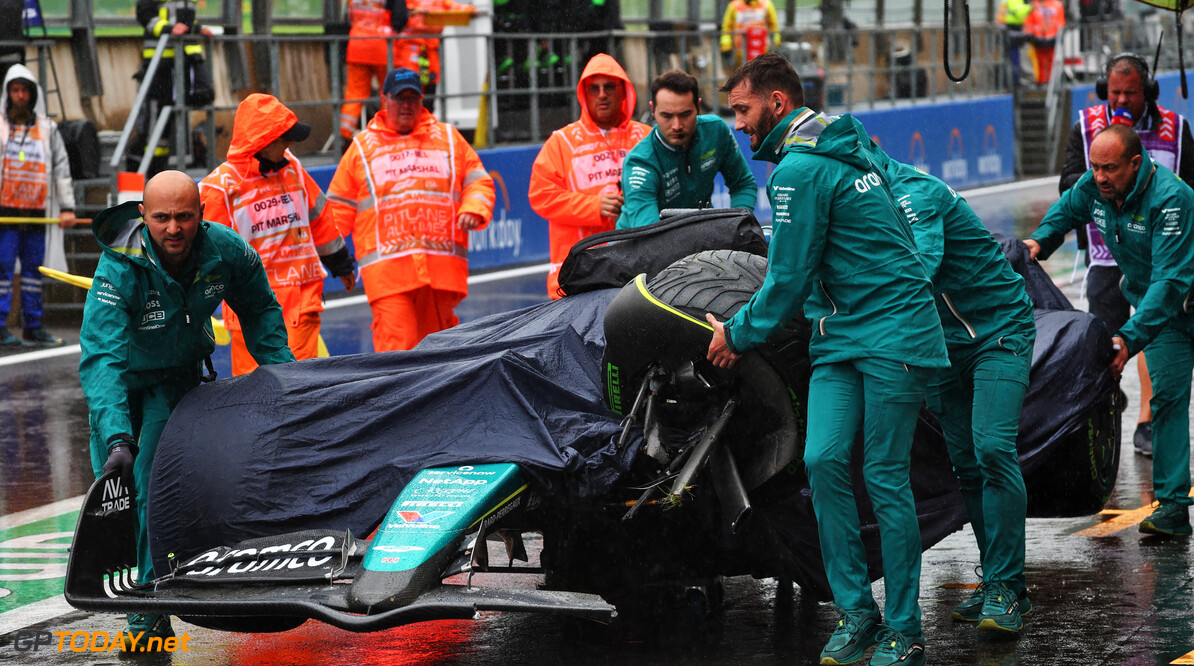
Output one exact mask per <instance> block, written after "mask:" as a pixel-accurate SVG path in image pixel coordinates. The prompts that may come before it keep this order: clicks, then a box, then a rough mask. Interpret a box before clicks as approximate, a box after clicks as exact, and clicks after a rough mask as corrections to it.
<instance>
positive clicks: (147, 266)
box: [79, 203, 294, 583]
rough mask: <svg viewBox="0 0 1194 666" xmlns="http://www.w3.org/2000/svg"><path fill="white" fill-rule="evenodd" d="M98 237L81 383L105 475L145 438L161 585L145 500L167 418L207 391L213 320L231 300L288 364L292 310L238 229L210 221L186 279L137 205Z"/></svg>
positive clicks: (253, 346) (261, 343)
mask: <svg viewBox="0 0 1194 666" xmlns="http://www.w3.org/2000/svg"><path fill="white" fill-rule="evenodd" d="M92 231H93V232H94V234H95V238H96V240H97V241H99V244H100V247H101V248H103V253H102V254H101V256H100V261H99V265H98V266H97V267H96V269H95V279H94V281H93V282H92V285H91V289H90V290H89V291H88V292H87V301H86V304H85V305H84V308H83V327H82V329H81V330H80V332H79V346H80V347H81V348H82V356H81V357H80V359H79V378H80V380H81V382H82V384H83V395H84V396H85V397H86V399H87V409H88V410H89V415H88V421H89V423H90V426H91V466H92V468H93V470H94V471H95V475H96V476H97V477H98V476H100V475H101V473H102V469H103V466H104V463H105V462H106V461H107V459H108V447H109V446H110V445H111V444H112V443H113V442H115V441H116V440H119V439H122V438H127V439H131V440H133V441H135V442H136V443H137V446H138V448H139V449H140V450H139V452H138V454H137V457H136V458H135V459H134V461H133V478H134V482H135V484H136V508H137V518H138V531H137V567H138V579H139V581H140V582H142V583H144V582H147V581H150V580H152V579H153V565H152V560H151V559H150V557H149V541H148V539H147V538H146V534H147V526H146V521H145V503H146V500H147V498H148V495H149V478H150V472H151V470H152V466H153V456H154V451H156V450H157V443H158V438H159V437H160V436H161V434H162V428H163V427H164V426H165V425H166V419H167V418H169V416H170V412H171V411H172V410H173V409H174V407H175V405H177V404H178V401H179V400H181V399H182V396H183V395H184V394H185V393H186V392H187V391H189V390H191V389H192V388H194V387H196V386H198V385H199V376H200V369H199V368H200V364H201V363H202V362H203V360H204V359H206V358H207V357H208V355H210V354H211V353H212V351H213V350H214V349H215V339H214V337H213V335H212V330H211V321H210V317H211V314H212V312H214V311H215V309H216V307H217V306H219V304H220V302H221V301H224V300H226V301H228V303H229V305H231V306H232V307H233V308H234V309H235V310H236V312H237V313H238V314H240V315H241V318H242V322H243V325H244V333H245V341H246V343H247V345H248V348H249V351H250V352H251V353H252V354H253V357H254V358H255V359H256V360H257V362H258V363H259V364H261V365H266V364H270V363H286V362H288V361H293V360H294V354H292V353H291V352H290V349H289V348H288V347H287V346H286V327H285V324H284V323H283V320H282V308H281V307H279V306H278V302H277V301H276V300H275V299H274V294H273V291H272V290H270V287H269V280H268V278H267V277H266V275H265V271H264V269H263V268H262V266H261V259H260V258H259V257H258V256H257V253H256V252H255V251H253V249H252V248H251V247H249V245H248V244H247V243H245V241H244V240H243V239H242V238H241V237H240V236H239V235H237V233H236V232H235V231H232V230H231V229H229V228H228V227H225V226H223V225H219V224H210V223H208V222H202V223H200V225H199V232H198V234H197V235H196V237H195V241H194V245H193V246H192V250H191V257H190V266H189V268H188V270H187V273H186V274H187V275H189V277H188V278H187V279H186V281H185V282H184V283H180V282H179V281H177V280H175V279H174V278H173V277H171V276H170V274H169V273H167V272H166V270H165V269H164V268H162V266H161V262H160V261H159V260H158V258H157V256H156V254H155V252H154V249H153V245H152V243H151V242H150V238H149V230H148V229H147V228H146V226H145V223H144V222H143V221H142V220H141V219H140V214H139V213H138V211H137V205H136V204H135V203H127V204H122V205H120V206H117V207H114V208H109V209H107V210H105V211H104V212H102V213H100V214H99V215H98V216H97V217H96V218H95V221H94V222H93V223H92Z"/></svg>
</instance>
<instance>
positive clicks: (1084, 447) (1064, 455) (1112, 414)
mask: <svg viewBox="0 0 1194 666" xmlns="http://www.w3.org/2000/svg"><path fill="white" fill-rule="evenodd" d="M1126 402H1127V399H1126V397H1125V396H1124V394H1123V392H1122V391H1120V390H1119V389H1118V388H1113V389H1110V390H1108V391H1107V392H1106V393H1105V394H1104V395H1103V397H1102V398H1101V399H1100V400H1099V401H1098V402H1097V403H1095V405H1094V407H1092V408H1091V410H1090V413H1089V414H1088V415H1087V417H1086V420H1085V421H1084V422H1083V424H1082V427H1081V428H1079V429H1078V430H1076V431H1075V432H1073V433H1071V434H1070V435H1067V436H1066V437H1065V438H1063V439H1062V440H1061V441H1059V442H1058V443H1057V446H1056V453H1054V454H1053V456H1052V457H1051V458H1050V459H1049V460H1048V462H1047V463H1045V464H1043V465H1041V466H1040V467H1038V468H1037V472H1036V474H1034V475H1033V476H1032V477H1028V478H1025V479H1024V483H1025V485H1026V486H1027V488H1028V515H1029V516H1030V517H1033V518H1063V517H1070V516H1088V515H1091V514H1094V513H1098V512H1099V511H1101V510H1102V509H1103V506H1104V505H1106V504H1107V500H1109V499H1111V493H1112V491H1114V490H1115V479H1116V476H1117V474H1118V472H1119V453H1120V413H1121V412H1122V411H1123V408H1124V406H1125V405H1126Z"/></svg>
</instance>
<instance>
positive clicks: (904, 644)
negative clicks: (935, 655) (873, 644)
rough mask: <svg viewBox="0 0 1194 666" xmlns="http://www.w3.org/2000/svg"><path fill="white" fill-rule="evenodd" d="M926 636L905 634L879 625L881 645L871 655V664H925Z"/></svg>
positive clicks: (889, 665)
mask: <svg viewBox="0 0 1194 666" xmlns="http://www.w3.org/2000/svg"><path fill="white" fill-rule="evenodd" d="M924 663H925V641H924V638H920V637H917V638H912V637H909V636H905V635H904V634H901V633H900V632H898V631H896V630H895V629H892V628H891V627H889V626H887V625H880V627H879V647H877V648H875V654H873V655H871V666H924Z"/></svg>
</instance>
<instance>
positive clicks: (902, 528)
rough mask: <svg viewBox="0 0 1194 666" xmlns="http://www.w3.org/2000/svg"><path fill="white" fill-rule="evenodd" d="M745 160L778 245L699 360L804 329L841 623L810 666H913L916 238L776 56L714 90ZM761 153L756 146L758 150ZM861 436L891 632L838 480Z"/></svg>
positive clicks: (728, 358) (825, 527) (810, 461)
mask: <svg viewBox="0 0 1194 666" xmlns="http://www.w3.org/2000/svg"><path fill="white" fill-rule="evenodd" d="M722 90H723V91H728V92H729V93H730V97H729V101H730V105H731V108H733V109H734V114H735V117H736V121H737V124H736V127H737V128H738V129H742V130H743V131H744V132H745V133H746V134H747V135H749V136H751V147H752V148H754V149H755V151H756V152H755V155H754V157H755V159H765V160H768V161H771V162H776V163H778V166H777V167H776V168H775V170H774V172H772V174H771V178H770V181H769V182H768V184H767V192H768V196H769V197H770V199H771V207H772V210H773V211H774V218H773V224H774V232H773V233H774V235H773V237H772V239H771V248H770V251H769V254H768V262H769V263H768V269H767V276H766V278H765V279H764V282H763V286H762V288H761V289H760V290H759V291H758V293H756V294H755V295H754V296H753V297H752V298H751V300H750V301H749V302H748V303H747V304H746V305H745V306H743V307H742V309H741V310H739V311H738V313H737V314H736V315H735V316H734V317H733V318H732V319H730V320H729V321H727V322H726V323H725V325H724V327H723V326H722V324H720V323H718V322H717V321H716V319H714V318H713V317H712V315H710V316H709V317H708V319H709V322H710V325H712V326H713V328H714V335H713V341H712V343H711V344H710V347H709V359H710V360H711V361H712V362H713V363H715V364H716V365H718V366H721V367H727V366H728V365H730V364H732V363H733V362H734V361H735V360H736V358H737V356H736V355H737V354H740V353H742V352H743V351H745V350H747V349H750V348H751V347H754V346H756V345H758V344H759V343H761V342H763V341H764V340H766V339H767V337H768V336H769V335H771V334H772V333H773V332H775V331H777V330H778V329H779V328H780V327H782V326H783V325H784V324H786V323H787V322H789V321H791V320H792V319H793V318H794V317H798V316H800V315H801V306H802V305H803V314H804V316H805V317H807V318H808V319H811V320H812V324H813V331H812V339H811V342H810V344H809V357H810V359H811V361H812V365H813V371H812V377H811V379H810V381H809V400H808V435H807V438H806V440H805V452H804V463H805V466H806V468H807V471H808V478H809V485H810V486H811V487H812V491H813V497H812V499H813V509H814V510H815V512H816V516H817V525H818V534H819V535H820V539H821V556H822V560H823V561H824V563H825V573H826V575H827V577H828V579H829V584H830V587H831V588H832V590H833V597H834V601H836V603H837V605H838V607H839V609H840V611H841V613H842V617H841V621H840V622H839V624H838V627H837V629H836V630H835V631H834V633H833V635H832V636H831V637H830V639H829V642H828V643H827V644H826V646H825V649H824V650H823V651H822V652H821V663H823V664H839V663H843V664H844V663H851V662H854V661H858V660H860V659H862V658H863V657H864V656H865V654H866V650H867V649H868V648H870V647H871V646H872V645H875V644H876V643H879V644H880V647H879V648H878V649H876V650H875V654H874V655H873V656H872V659H871V664H874V665H876V666H887V665H889V664H895V663H901V664H923V663H924V632H923V630H922V628H921V621H920V606H919V604H918V602H917V594H918V591H919V586H920V530H919V527H918V524H917V520H916V506H915V503H914V501H913V497H912V489H911V486H910V481H909V466H910V456H911V450H912V433H913V430H914V428H915V426H916V418H917V414H918V413H919V412H920V406H921V403H922V402H923V400H924V394H925V386H926V385H927V384H928V382H929V380H930V379H931V378H932V377H933V374H934V372H935V370H936V369H937V368H942V367H946V366H947V365H948V364H949V362H948V360H947V354H946V349H945V340H944V338H943V336H942V332H941V323H940V320H939V318H938V316H937V310H936V308H935V307H934V306H933V294H932V285H931V284H930V282H929V279H928V277H927V276H926V274H925V271H924V268H923V267H922V265H921V261H920V257H919V254H918V253H917V250H916V245H915V241H914V239H913V237H912V229H911V227H910V225H909V224H908V223H907V222H906V221H905V220H904V216H903V214H902V213H901V212H900V210H899V209H898V208H897V207H896V204H895V201H894V199H893V197H892V196H891V192H890V191H889V189H888V187H887V183H886V181H885V179H884V176H883V174H882V173H881V172H879V171H878V170H877V169H876V167H875V166H874V165H873V164H872V162H871V160H870V157H869V155H868V154H867V152H866V151H865V150H864V144H863V141H865V140H866V135H865V133H860V132H859V131H858V129H857V128H856V126H855V125H854V124H853V122H852V119H851V118H850V117H849V116H843V117H841V118H838V119H834V118H830V117H827V116H825V115H821V114H816V113H814V112H813V111H811V110H809V109H807V108H804V107H803V103H804V94H803V89H802V86H801V84H800V78H799V76H797V74H796V72H795V70H793V69H792V66H791V65H790V64H788V62H787V61H786V60H784V59H783V58H782V57H780V56H778V55H775V54H764V55H762V56H759V57H758V58H755V59H754V60H751V61H750V62H748V63H747V64H745V65H743V66H742V67H741V68H740V69H739V70H738V71H737V72H735V73H734V75H733V76H731V77H730V79H729V80H728V81H727V82H726V84H725V86H723V87H722ZM764 137H765V138H764ZM860 427H861V428H862V433H863V449H862V455H863V461H862V469H863V478H864V479H865V481H866V485H867V491H868V494H869V495H870V499H871V502H872V504H873V505H874V508H875V516H876V519H877V520H878V523H879V533H880V537H881V541H882V555H883V570H884V574H885V589H886V593H887V601H886V609H885V610H886V614H887V622H886V624H884V623H883V622H882V619H881V616H880V613H879V609H878V607H877V606H876V604H875V601H874V598H873V596H872V594H871V585H870V579H869V578H868V576H867V558H866V551H865V549H864V547H863V544H862V538H861V534H860V528H859V518H858V510H857V506H856V504H855V498H854V494H853V486H852V482H851V474H850V457H851V449H852V446H853V443H854V436H855V433H856V432H857V431H858V429H859V428H860Z"/></svg>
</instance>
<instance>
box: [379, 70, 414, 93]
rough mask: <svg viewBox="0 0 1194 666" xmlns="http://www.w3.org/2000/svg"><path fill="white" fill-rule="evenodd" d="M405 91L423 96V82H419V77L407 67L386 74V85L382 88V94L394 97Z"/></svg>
mask: <svg viewBox="0 0 1194 666" xmlns="http://www.w3.org/2000/svg"><path fill="white" fill-rule="evenodd" d="M403 90H414V91H415V92H417V93H419V94H420V95H422V94H423V82H422V81H420V80H419V75H418V74H416V73H415V72H413V71H411V70H409V69H407V68H405V67H395V68H394V69H391V70H390V73H389V74H386V82H385V85H383V86H382V87H381V92H382V94H384V95H388V96H390V97H393V96H394V95H397V94H398V93H400V92H402V91H403Z"/></svg>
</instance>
